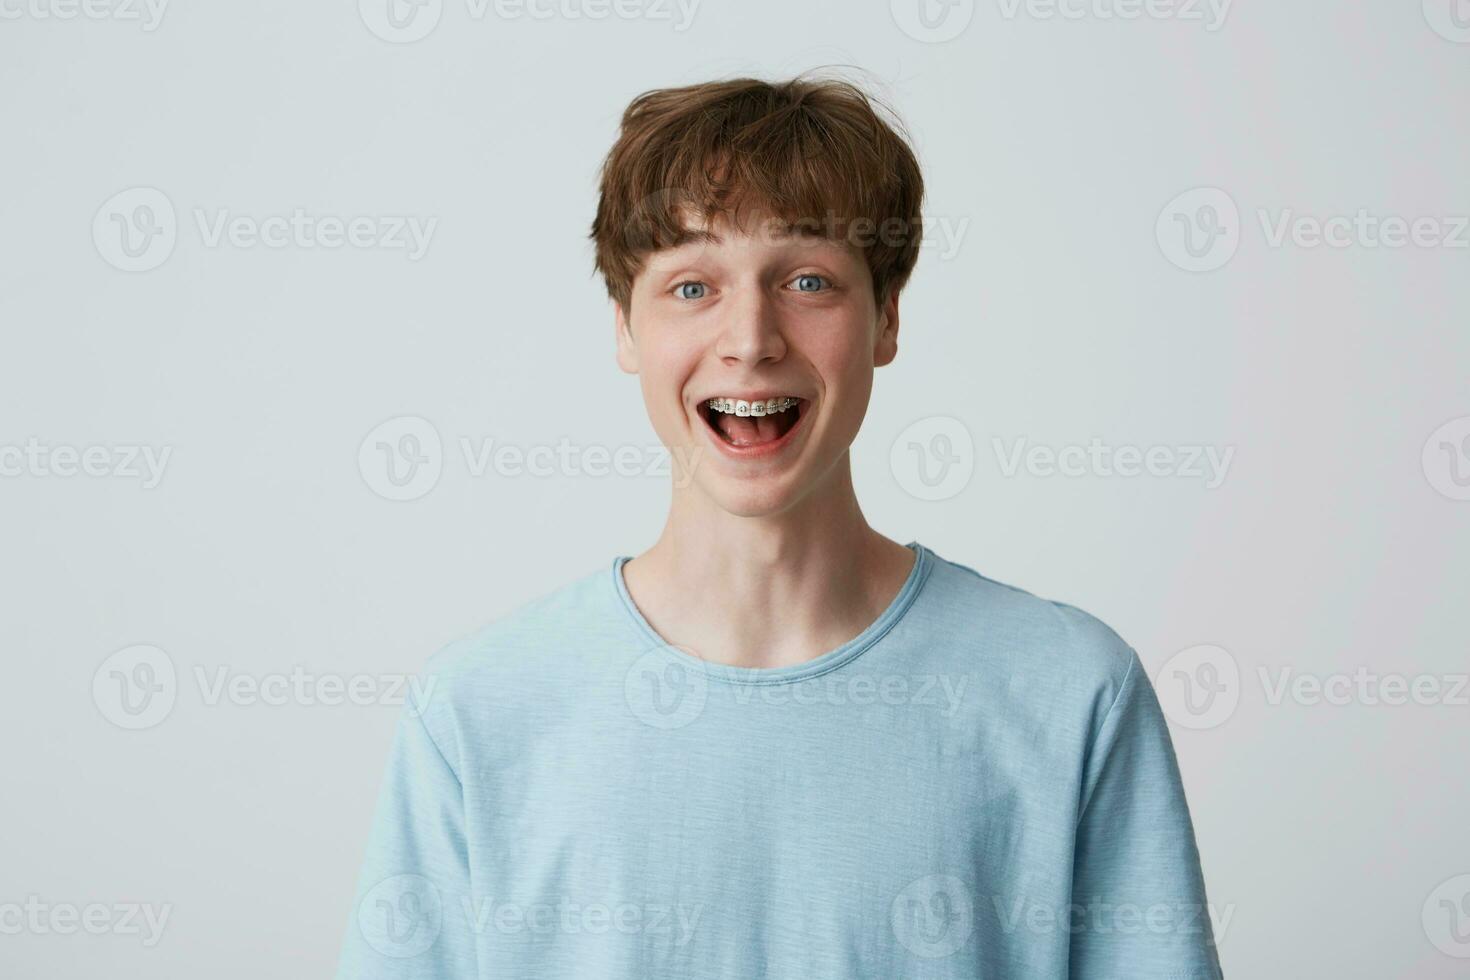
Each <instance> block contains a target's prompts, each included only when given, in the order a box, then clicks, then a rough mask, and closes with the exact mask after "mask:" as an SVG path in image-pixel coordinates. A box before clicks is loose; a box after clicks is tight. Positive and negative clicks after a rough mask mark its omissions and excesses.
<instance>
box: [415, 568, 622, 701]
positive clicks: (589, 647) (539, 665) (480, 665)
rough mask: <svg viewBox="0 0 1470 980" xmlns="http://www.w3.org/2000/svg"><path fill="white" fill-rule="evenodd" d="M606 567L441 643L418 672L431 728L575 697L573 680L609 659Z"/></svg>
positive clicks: (611, 630)
mask: <svg viewBox="0 0 1470 980" xmlns="http://www.w3.org/2000/svg"><path fill="white" fill-rule="evenodd" d="M616 603H617V598H616V591H615V587H614V586H613V584H612V580H611V570H610V567H603V568H600V569H598V570H596V571H593V572H588V573H586V574H583V575H581V576H580V577H578V578H576V579H574V580H572V581H569V582H567V583H566V584H565V585H562V586H560V587H558V588H556V589H554V590H552V591H550V592H547V593H545V594H543V595H540V596H538V597H536V598H534V599H531V600H529V601H527V602H525V603H522V604H521V605H519V606H517V607H515V608H513V609H511V610H510V611H508V612H506V613H505V614H503V615H501V616H499V617H497V618H495V619H493V620H491V621H489V622H488V623H486V624H485V625H483V626H481V627H479V628H477V629H475V630H473V631H471V632H469V633H467V634H464V635H462V636H460V637H458V638H456V639H454V640H452V641H451V642H449V643H447V644H445V645H444V646H443V647H441V648H440V649H439V650H437V651H436V652H435V653H433V654H432V655H431V656H429V657H428V659H427V660H426V661H425V662H424V664H423V667H422V669H421V670H420V671H419V672H418V681H419V682H418V684H417V688H418V689H419V690H420V691H422V692H423V695H422V700H424V702H425V704H424V705H423V710H422V711H421V714H422V715H423V717H424V718H425V719H426V721H429V722H430V727H431V728H434V727H435V720H436V719H437V721H438V724H444V723H445V722H446V720H447V719H449V718H451V717H455V716H461V717H462V715H463V712H464V710H465V709H466V708H473V709H475V710H474V713H477V714H478V713H481V712H483V711H485V710H487V709H492V708H498V709H505V710H513V711H516V712H519V711H524V710H528V709H529V710H535V709H536V707H537V706H538V705H540V706H543V707H544V706H545V703H546V701H547V699H560V698H563V697H573V696H575V690H576V685H575V684H573V683H571V681H572V680H574V679H575V678H577V677H579V676H584V675H586V674H587V673H588V669H589V667H591V666H593V665H595V664H597V663H598V662H600V661H603V660H605V659H606V657H605V653H606V649H607V645H608V643H609V642H611V638H613V637H618V636H622V635H623V634H625V633H626V632H627V626H626V625H625V624H624V623H621V622H619V620H618V616H617V612H618V607H617V605H616Z"/></svg>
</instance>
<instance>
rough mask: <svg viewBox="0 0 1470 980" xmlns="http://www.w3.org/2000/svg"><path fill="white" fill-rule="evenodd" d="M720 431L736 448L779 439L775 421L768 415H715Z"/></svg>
mask: <svg viewBox="0 0 1470 980" xmlns="http://www.w3.org/2000/svg"><path fill="white" fill-rule="evenodd" d="M715 423H716V424H717V425H719V427H720V431H721V432H723V433H724V434H725V438H726V439H729V440H730V441H731V442H733V443H734V444H735V445H737V446H756V445H759V444H761V443H763V442H770V441H772V440H773V439H777V438H780V435H781V433H780V431H779V428H778V427H777V425H776V420H775V418H773V417H772V416H770V415H762V416H760V417H756V416H753V415H727V414H724V413H719V414H716V415H715Z"/></svg>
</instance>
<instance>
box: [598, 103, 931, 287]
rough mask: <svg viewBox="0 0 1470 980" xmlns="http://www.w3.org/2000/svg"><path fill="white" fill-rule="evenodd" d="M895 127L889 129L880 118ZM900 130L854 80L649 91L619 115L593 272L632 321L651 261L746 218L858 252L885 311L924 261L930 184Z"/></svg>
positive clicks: (605, 173) (605, 174) (606, 167)
mask: <svg viewBox="0 0 1470 980" xmlns="http://www.w3.org/2000/svg"><path fill="white" fill-rule="evenodd" d="M884 115H886V116H888V117H889V118H888V119H885V118H884ZM902 130H903V125H902V123H901V122H899V121H898V118H897V116H896V115H895V114H894V113H893V112H892V110H891V109H889V108H888V107H887V105H885V104H884V103H883V102H881V101H880V100H878V99H876V98H875V97H873V96H871V95H869V94H867V93H866V92H864V91H863V90H862V89H861V88H859V87H858V86H857V85H855V84H853V83H852V82H849V81H846V80H844V79H840V78H834V77H825V78H824V77H797V78H794V79H791V80H789V81H783V82H767V81H762V80H759V79H755V78H736V79H731V80H728V81H715V82H705V83H702V84H698V85H687V86H684V87H681V88H663V89H654V90H652V91H648V92H644V93H643V94H641V95H639V96H638V97H636V98H635V99H633V101H632V102H630V103H629V104H628V107H627V109H626V110H625V111H624V112H623V118H622V125H621V130H620V132H619V134H618V138H617V141H616V142H615V143H614V144H613V147H612V149H611V150H610V151H609V152H608V155H607V159H606V160H605V161H604V162H603V165H602V171H601V178H600V188H599V199H598V203H597V215H596V217H595V218H594V219H593V222H592V234H591V236H590V237H591V238H592V240H593V242H594V243H595V248H596V257H595V262H594V264H595V269H596V271H597V272H600V273H602V277H603V280H604V281H605V282H606V284H607V291H608V295H609V296H611V297H612V298H613V299H614V300H615V301H616V302H617V303H618V305H619V306H621V307H622V308H623V310H624V311H627V310H628V308H629V301H630V299H631V296H632V291H633V280H634V278H635V277H636V276H637V274H638V272H639V270H640V269H641V268H642V266H643V261H644V259H645V258H646V257H647V256H648V254H649V253H650V252H653V251H656V250H658V249H662V248H671V247H674V246H677V245H680V244H682V243H683V242H684V241H687V240H689V239H690V238H691V237H692V236H691V235H690V234H689V233H688V232H687V231H686V230H685V224H684V221H685V216H686V214H697V215H699V216H700V217H702V218H703V219H704V220H705V221H712V220H714V219H715V218H716V217H717V216H725V217H728V218H730V219H731V220H732V221H733V222H734V223H735V224H736V225H737V226H738V225H740V223H741V221H742V217H743V214H744V213H745V209H746V208H750V207H755V208H759V209H763V210H765V211H768V212H771V213H772V214H774V215H776V216H778V217H779V218H781V219H784V220H785V221H787V222H790V223H792V224H793V225H796V226H803V225H806V226H808V230H812V227H813V226H814V227H815V228H816V229H819V231H818V233H819V234H821V235H822V236H823V237H826V238H846V239H848V240H849V241H851V242H852V243H853V244H854V245H855V246H856V247H858V248H860V249H861V250H862V252H863V254H864V258H865V259H866V261H867V265H868V269H869V271H870V272H871V273H872V278H873V295H874V298H875V300H877V302H878V303H879V304H880V305H881V304H882V303H883V302H884V301H885V300H886V299H887V297H888V295H889V292H890V290H893V291H896V290H900V289H902V288H903V286H904V284H905V283H906V282H907V281H908V278H909V274H910V273H912V272H913V269H914V264H915V263H916V262H917V261H918V255H919V244H920V238H921V236H922V222H921V219H920V215H919V209H920V206H921V205H922V203H923V197H924V182H923V177H922V176H921V175H920V172H919V164H918V160H917V159H916V158H915V156H914V152H913V150H912V149H911V148H910V146H909V144H908V142H907V139H906V136H904V135H900V133H901V132H902Z"/></svg>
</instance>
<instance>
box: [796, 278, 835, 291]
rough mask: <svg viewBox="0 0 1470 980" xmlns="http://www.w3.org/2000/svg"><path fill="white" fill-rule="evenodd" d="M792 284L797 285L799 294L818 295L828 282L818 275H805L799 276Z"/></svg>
mask: <svg viewBox="0 0 1470 980" xmlns="http://www.w3.org/2000/svg"><path fill="white" fill-rule="evenodd" d="M792 282H794V283H796V291H797V292H799V293H818V292H821V291H822V286H823V285H824V284H825V283H826V282H827V280H825V279H823V278H822V277H821V276H817V275H805V276H797V277H796V278H795V279H793V280H792Z"/></svg>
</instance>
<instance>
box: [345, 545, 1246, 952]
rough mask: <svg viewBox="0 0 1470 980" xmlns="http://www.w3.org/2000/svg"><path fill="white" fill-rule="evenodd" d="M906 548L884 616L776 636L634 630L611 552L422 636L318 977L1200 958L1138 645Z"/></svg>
mask: <svg viewBox="0 0 1470 980" xmlns="http://www.w3.org/2000/svg"><path fill="white" fill-rule="evenodd" d="M909 547H910V548H912V549H913V550H914V551H915V553H916V560H915V563H914V567H913V571H912V572H911V573H910V575H909V577H908V579H907V581H906V582H905V583H904V585H903V588H902V589H901V590H900V592H899V593H898V595H897V596H896V597H895V598H894V600H893V601H892V603H891V604H890V605H889V607H888V608H887V609H886V610H885V611H884V612H883V614H882V615H881V616H880V617H879V618H878V619H877V620H876V621H874V622H873V623H872V624H871V625H870V626H869V627H868V628H867V629H865V630H864V631H863V632H862V633H861V634H860V635H859V636H857V637H855V638H853V639H852V640H851V641H849V642H848V643H846V644H844V645H842V646H841V647H839V648H837V649H835V650H832V651H830V652H828V653H826V654H823V655H822V656H820V657H817V658H816V659H814V660H809V661H807V662H805V663H802V664H797V665H793V666H788V667H780V668H773V669H761V668H742V667H730V666H726V665H720V664H713V663H708V662H705V661H702V660H700V659H699V658H698V657H697V656H695V655H694V654H693V653H691V652H689V651H686V650H683V649H680V648H677V647H673V646H670V645H669V644H667V643H665V642H664V641H662V640H661V639H660V638H659V636H658V635H657V634H656V633H655V632H654V631H653V629H652V628H651V627H650V626H649V624H648V623H647V621H645V620H644V618H643V617H642V615H641V614H640V613H639V612H638V610H637V608H636V607H635V606H634V604H633V602H632V600H631V598H630V596H629V594H628V591H627V587H626V585H625V583H624V582H623V577H622V565H623V563H624V562H626V561H627V560H628V559H627V558H626V557H619V558H616V559H614V560H613V562H612V563H611V567H610V568H604V569H602V570H600V571H598V572H597V573H595V574H591V575H587V576H586V577H583V578H581V579H579V580H577V581H575V582H572V583H571V584H569V585H567V586H565V587H563V588H561V589H559V590H557V591H555V592H553V593H551V594H550V595H547V596H545V597H543V598H541V599H538V600H536V601H534V602H532V603H530V604H528V605H525V606H523V607H521V608H520V609H518V610H517V611H515V612H514V613H511V614H510V615H508V616H507V617H505V618H504V619H502V620H500V621H498V622H496V623H494V624H492V625H490V626H488V627H486V628H485V629H482V630H480V631H479V632H477V633H475V634H473V635H471V636H469V637H466V638H464V639H462V640H459V641H457V642H455V643H453V644H451V645H450V646H449V647H447V648H446V649H445V650H443V651H442V652H441V653H439V654H438V655H437V656H436V657H434V658H433V659H432V660H431V661H430V663H429V666H428V668H427V669H426V671H425V673H424V676H423V678H421V683H420V688H419V689H420V691H421V692H422V697H419V698H416V699H414V700H412V701H410V703H409V704H408V705H407V706H406V707H405V709H404V711H403V713H402V716H401V718H400V720H399V724H398V730H397V734H396V736H395V739H394V743H393V748H392V752H391V755H390V757H389V761H388V769H387V777H386V780H385V783H384V786H383V788H382V792H381V797H380V801H379V804H378V809H377V813H376V817H375V820H374V824H373V828H372V833H371V841H370V844H369V846H368V852H367V858H366V861H365V864H364V868H363V872H362V878H361V882H360V885H359V889H358V894H357V901H356V905H355V907H354V910H353V915H352V921H351V924H350V926H349V929H348V935H347V940H346V943H345V947H344V949H343V952H342V959H341V966H340V972H339V974H338V975H339V977H341V978H342V980H369V978H395V980H397V978H410V977H411V978H423V980H430V978H432V980H460V978H470V977H477V978H487V980H490V978H494V980H501V978H505V980H542V978H546V980H553V978H554V980H594V978H596V980H675V978H677V980H690V978H716V977H718V978H739V980H758V978H771V980H827V978H832V980H838V978H841V980H857V978H882V980H900V978H903V980H960V978H964V980H975V978H991V980H999V978H1014V980H1042V978H1066V977H1074V978H1079V977H1080V978H1127V980H1151V978H1170V980H1186V978H1187V980H1195V978H1199V980H1205V978H1208V980H1217V978H1219V977H1221V972H1220V967H1219V963H1218V959H1217V957H1216V953H1215V947H1214V944H1213V939H1212V936H1213V933H1214V930H1213V929H1212V927H1211V921H1210V915H1209V912H1208V909H1207V907H1206V899H1205V891H1204V883H1203V880H1202V878H1201V874H1200V864H1199V855H1198V852H1197V850H1196V846H1195V840H1194V831H1193V827H1192V825H1191V822H1190V817H1189V811H1188V808H1187V806H1186V804H1185V799H1184V791H1183V788H1182V786H1181V785H1180V779H1179V771H1178V766H1177V764H1176V762H1175V757H1174V751H1173V747H1172V745H1171V742H1170V739H1169V734H1168V730H1167V728H1166V727H1165V722H1164V719H1163V716H1162V714H1161V713H1160V710H1159V705H1158V701H1157V699H1156V698H1155V696H1154V691H1153V688H1152V686H1151V685H1150V683H1149V679H1148V677H1147V675H1146V673H1145V671H1144V669H1143V667H1142V665H1141V664H1140V663H1139V660H1138V657H1137V655H1136V654H1135V653H1134V651H1133V650H1132V649H1131V648H1130V647H1129V646H1128V645H1127V644H1125V643H1124V642H1123V641H1122V640H1120V639H1119V638H1118V636H1117V635H1116V634H1114V633H1113V631H1112V630H1110V629H1108V628H1107V627H1106V626H1104V625H1103V624H1102V623H1100V622H1099V621H1098V620H1096V619H1094V618H1093V617H1091V616H1089V615H1088V614H1086V613H1084V612H1082V611H1080V610H1078V609H1076V608H1074V607H1072V606H1068V605H1064V604H1062V603H1057V602H1050V601H1046V600H1043V599H1039V598H1037V597H1035V596H1033V595H1031V594H1030V593H1028V592H1025V591H1022V590H1019V589H1016V588H1012V587H1010V586H1006V585H1002V584H999V583H997V582H994V581H991V580H990V579H987V578H985V577H983V576H981V575H979V574H978V573H976V572H974V571H973V570H971V569H969V568H966V567H965V566H963V565H959V564H956V563H954V562H950V561H946V560H945V559H943V558H941V557H939V556H938V555H936V554H935V553H934V552H932V551H930V550H929V549H927V548H925V547H923V546H922V545H920V544H918V543H917V542H914V543H911V544H910V545H909Z"/></svg>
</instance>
